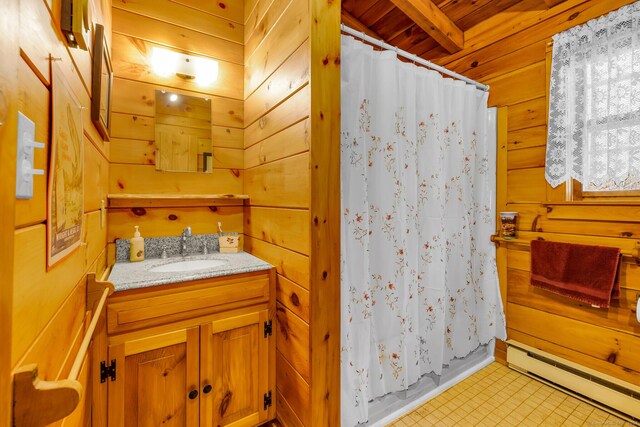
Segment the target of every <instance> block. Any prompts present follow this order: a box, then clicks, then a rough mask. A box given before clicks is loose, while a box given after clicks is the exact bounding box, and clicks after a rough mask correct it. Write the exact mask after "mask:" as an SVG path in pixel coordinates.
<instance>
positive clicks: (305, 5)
mask: <svg viewBox="0 0 640 427" xmlns="http://www.w3.org/2000/svg"><path fill="white" fill-rule="evenodd" d="M309 5H310V3H309V1H298V0H245V5H244V7H245V79H244V85H245V86H244V89H245V131H244V132H245V135H244V148H245V151H244V164H245V168H246V169H245V171H244V191H245V192H246V193H247V194H248V195H249V196H250V205H249V206H246V207H245V215H244V216H245V226H244V233H245V250H247V251H248V252H251V253H253V254H254V255H256V256H258V257H260V258H262V259H264V260H266V261H268V262H270V263H271V264H273V265H275V266H276V268H277V290H276V298H277V308H276V311H277V313H276V316H277V324H278V329H277V341H276V343H277V344H276V346H277V352H276V353H277V356H276V372H277V374H276V375H277V380H276V382H277V390H276V407H277V413H278V419H279V420H281V422H282V423H283V424H284V425H287V426H302V425H305V426H310V425H312V419H311V413H312V411H311V409H312V408H311V401H310V399H311V392H310V387H311V363H310V353H311V352H310V349H311V347H310V327H309V323H310V298H309V290H310V278H309V274H310V258H309V254H310V240H309V239H310V230H309V226H310V222H311V221H310V212H309V207H310V197H311V194H310V173H309V147H310V144H311V123H310V118H309V114H310V107H311V95H310V86H309V81H310V62H309V61H310V41H309V34H310V27H309V24H310V16H311V15H310V10H309Z"/></svg>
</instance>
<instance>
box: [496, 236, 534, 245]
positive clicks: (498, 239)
mask: <svg viewBox="0 0 640 427" xmlns="http://www.w3.org/2000/svg"><path fill="white" fill-rule="evenodd" d="M491 241H492V242H494V243H497V244H500V243H502V242H505V243H516V244H519V245H529V244H531V240H528V239H505V238H504V237H500V236H498V235H497V234H493V235H492V236H491Z"/></svg>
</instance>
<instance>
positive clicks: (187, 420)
mask: <svg viewBox="0 0 640 427" xmlns="http://www.w3.org/2000/svg"><path fill="white" fill-rule="evenodd" d="M198 346H199V328H198V327H192V328H188V329H180V330H176V331H172V332H169V333H165V334H160V335H155V336H150V337H145V338H141V339H136V340H131V341H125V342H124V343H121V344H117V345H112V346H110V347H109V359H110V360H115V361H116V367H117V370H116V379H115V381H110V382H109V411H108V419H109V427H116V426H117V427H120V426H126V427H129V426H139V427H142V426H145V427H146V426H149V427H151V426H154V427H155V426H160V425H163V426H175V427H178V426H185V427H186V426H189V427H191V426H197V425H198V416H199V397H200V396H199V390H198V382H199V366H198V357H199V355H198Z"/></svg>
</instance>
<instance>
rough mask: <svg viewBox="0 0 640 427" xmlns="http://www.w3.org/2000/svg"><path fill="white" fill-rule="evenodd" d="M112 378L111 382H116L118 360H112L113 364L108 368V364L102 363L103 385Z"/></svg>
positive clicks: (101, 377) (101, 380)
mask: <svg viewBox="0 0 640 427" xmlns="http://www.w3.org/2000/svg"><path fill="white" fill-rule="evenodd" d="M107 378H111V381H115V380H116V360H115V359H112V360H111V364H110V365H109V366H107V362H105V361H102V362H100V382H101V383H103V382H105V381H106V380H107Z"/></svg>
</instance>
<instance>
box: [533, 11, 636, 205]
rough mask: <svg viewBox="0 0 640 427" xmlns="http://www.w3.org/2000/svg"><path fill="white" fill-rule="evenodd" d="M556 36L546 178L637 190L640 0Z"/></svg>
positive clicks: (586, 189)
mask: <svg viewBox="0 0 640 427" xmlns="http://www.w3.org/2000/svg"><path fill="white" fill-rule="evenodd" d="M553 41H554V44H553V56H552V65H551V79H550V88H549V128H548V135H547V158H546V166H545V175H546V179H547V181H548V182H549V184H550V185H551V186H552V187H557V186H558V185H559V184H561V183H563V182H569V183H570V182H571V180H575V181H577V182H578V183H579V184H580V185H581V187H582V192H583V193H585V194H587V193H588V194H589V195H596V196H597V195H600V194H602V195H621V194H627V195H628V194H631V193H629V192H632V193H633V194H634V195H640V2H636V3H634V4H631V5H628V6H625V7H622V8H620V9H618V10H617V11H614V12H611V13H610V14H608V15H606V16H603V17H600V18H598V19H594V20H591V21H589V22H587V23H586V24H584V25H581V26H578V27H574V28H571V29H569V30H567V31H564V32H562V33H559V34H556V35H555V36H554V37H553ZM612 192H614V193H615V194H614V193H612Z"/></svg>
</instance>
